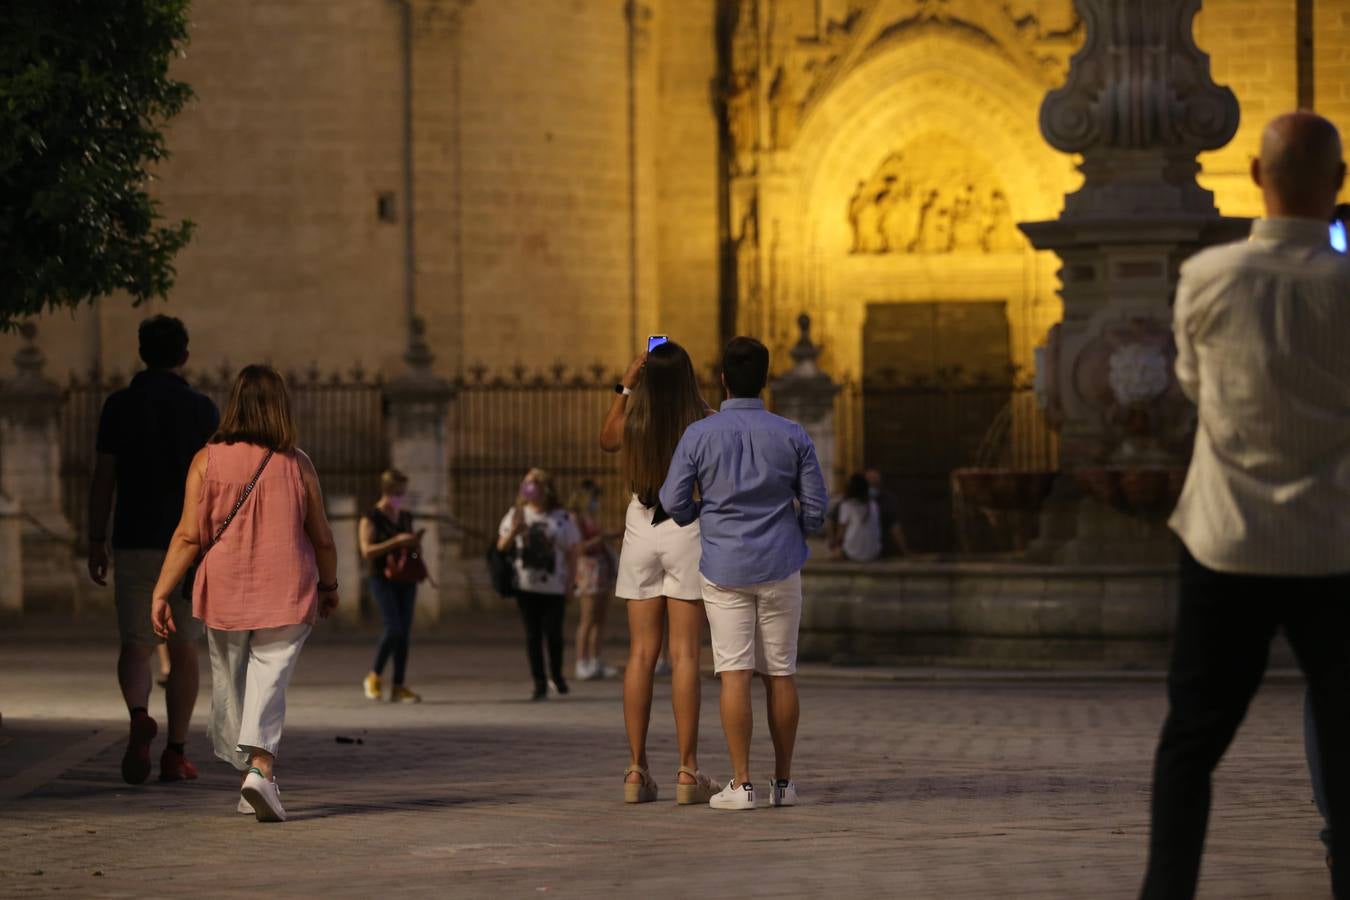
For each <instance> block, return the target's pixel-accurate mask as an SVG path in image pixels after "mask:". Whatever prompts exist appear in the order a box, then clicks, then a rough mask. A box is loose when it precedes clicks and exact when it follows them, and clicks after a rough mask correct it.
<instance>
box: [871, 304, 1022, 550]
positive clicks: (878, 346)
mask: <svg viewBox="0 0 1350 900" xmlns="http://www.w3.org/2000/svg"><path fill="white" fill-rule="evenodd" d="M1011 363H1012V358H1011V355H1010V352H1009V336H1008V316H1007V309H1006V304H1005V303H1004V302H1002V301H979V302H959V301H948V302H943V303H872V304H868V307H867V320H866V324H865V325H864V329H863V429H864V438H863V448H864V454H865V459H866V464H867V465H869V466H873V467H875V468H877V469H880V470H881V472H882V475H883V478H884V479H885V482H886V484H887V486H888V487H889V488H890V490H892V491H894V492H895V493H896V494H897V495H899V499H900V519H901V524H902V525H903V527H904V530H905V535H906V537H907V538H908V540H909V543H910V546H911V548H912V549H913V550H916V551H919V552H945V551H950V550H954V549H956V543H957V540H956V530H955V526H954V522H953V518H952V496H951V477H950V476H951V472H952V470H953V469H957V468H961V467H963V466H969V465H973V464H975V463H976V461H977V455H978V453H979V448H980V444H981V441H982V440H983V439H984V436H985V434H986V433H987V432H988V431H989V428H990V426H991V425H992V424H993V423H994V421H995V420H996V419H997V418H998V416H999V414H1000V413H1001V412H1002V411H1003V410H1004V408H1005V407H1006V406H1007V404H1008V401H1009V398H1010V396H1011V390H1012V374H1013V372H1012V366H1011Z"/></svg>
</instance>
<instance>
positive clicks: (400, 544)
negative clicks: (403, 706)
mask: <svg viewBox="0 0 1350 900" xmlns="http://www.w3.org/2000/svg"><path fill="white" fill-rule="evenodd" d="M407 493H408V477H407V476H406V475H404V474H403V473H402V472H400V471H398V470H397V469H390V470H389V471H387V472H385V473H384V474H383V475H381V476H380V500H379V502H378V503H376V504H375V505H374V506H373V507H371V509H370V510H369V511H368V512H367V513H366V514H365V515H364V516H362V517H361V528H360V531H359V532H358V535H357V536H358V538H359V541H360V546H361V558H362V559H364V560H367V561H369V562H370V596H371V597H372V598H374V600H375V603H376V605H377V606H379V608H380V618H381V619H383V620H384V635H383V636H382V637H381V638H380V645H379V647H378V648H376V650H375V663H374V665H372V666H371V667H370V671H369V672H367V673H366V677H365V680H364V681H363V682H362V687H363V688H364V690H365V694H366V698H367V699H369V700H380V699H383V697H384V684H383V678H384V666H385V663H387V662H388V661H389V658H390V657H391V656H392V657H393V659H394V685H393V688H392V689H391V690H390V693H389V702H390V703H419V702H421V700H422V698H421V697H420V696H418V695H417V693H416V692H414V691H413V690H412V689H410V688H409V687H408V686H407V684H405V683H404V678H405V677H406V673H407V671H408V640H409V638H410V637H411V635H412V623H413V609H414V607H415V605H416V603H417V582H418V580H419V579H418V577H417V576H418V575H420V574H421V573H420V572H418V573H410V572H408V571H407V570H408V568H409V565H408V560H409V557H410V556H412V555H414V554H416V553H417V552H418V548H419V545H420V542H421V536H420V535H419V534H417V533H415V532H414V531H413V520H412V513H411V512H409V511H408V510H407V509H406V508H405V507H404V503H405V500H406V497H407Z"/></svg>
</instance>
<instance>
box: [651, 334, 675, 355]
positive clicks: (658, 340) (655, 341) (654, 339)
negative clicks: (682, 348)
mask: <svg viewBox="0 0 1350 900" xmlns="http://www.w3.org/2000/svg"><path fill="white" fill-rule="evenodd" d="M669 341H670V338H668V337H666V336H665V335H664V334H654V335H652V336H651V337H649V338H647V352H648V353H651V352H652V351H653V350H655V349H656V348H657V347H660V346H661V345H662V344H665V343H668V342H669Z"/></svg>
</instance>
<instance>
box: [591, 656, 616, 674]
mask: <svg viewBox="0 0 1350 900" xmlns="http://www.w3.org/2000/svg"><path fill="white" fill-rule="evenodd" d="M596 663H597V664H598V665H597V666H596V671H595V677H596V678H597V679H604V678H614V677H615V676H616V675H618V674H619V670H618V669H616V668H614V667H613V666H611V665H610V664H609V663H606V662H601V661H600V660H598V659H597V660H596Z"/></svg>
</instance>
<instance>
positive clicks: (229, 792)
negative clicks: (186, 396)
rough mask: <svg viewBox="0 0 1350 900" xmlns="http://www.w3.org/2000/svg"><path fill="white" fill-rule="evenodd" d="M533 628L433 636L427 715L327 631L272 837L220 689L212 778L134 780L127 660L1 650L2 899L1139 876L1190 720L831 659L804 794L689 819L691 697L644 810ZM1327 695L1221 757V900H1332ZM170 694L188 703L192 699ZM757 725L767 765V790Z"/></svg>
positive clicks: (304, 685)
mask: <svg viewBox="0 0 1350 900" xmlns="http://www.w3.org/2000/svg"><path fill="white" fill-rule="evenodd" d="M505 638H506V635H505V634H502V633H497V634H495V635H492V636H489V637H488V638H484V639H481V640H470V639H468V638H461V639H459V640H455V641H446V642H436V643H430V642H423V643H422V644H420V645H416V646H415V647H414V654H413V662H412V669H411V671H412V676H411V678H410V681H412V682H413V683H414V684H415V686H416V687H417V688H419V689H420V690H421V691H422V692H423V694H424V696H425V698H426V702H424V703H422V704H420V705H417V706H406V705H405V706H393V705H389V704H376V703H371V702H369V701H366V700H365V699H363V697H362V696H361V693H360V690H359V687H358V680H359V678H360V676H361V675H362V673H363V671H364V668H365V666H366V664H367V658H368V657H367V654H368V652H369V647H368V646H367V645H365V644H363V643H358V642H354V641H352V640H351V639H350V638H347V639H334V638H332V637H330V636H326V635H318V636H316V638H315V640H314V641H313V642H312V643H311V645H310V646H309V647H308V648H307V649H306V650H305V653H304V656H303V657H302V659H301V662H300V668H299V671H298V674H297V676H296V679H295V682H294V684H293V686H292V688H291V691H290V696H289V702H290V712H289V720H288V723H287V725H288V728H287V735H286V742H285V745H284V747H283V752H282V756H281V760H280V764H279V766H278V773H279V781H280V784H281V785H282V787H283V797H284V799H285V802H286V804H287V807H288V810H289V812H290V814H291V821H290V822H288V823H286V824H284V825H259V824H257V823H256V822H254V821H253V820H252V819H251V818H249V817H245V816H240V815H237V814H236V813H235V812H234V806H235V801H236V798H237V794H236V793H235V787H236V785H237V782H236V781H235V780H234V778H233V776H232V775H231V773H230V771H229V770H228V769H226V768H225V767H224V766H223V765H221V764H218V763H215V762H213V761H212V760H211V759H209V758H208V753H207V751H206V747H205V736H204V729H205V715H206V711H207V703H208V699H207V698H208V696H209V690H208V688H207V686H206V684H205V681H204V683H203V694H202V704H201V706H199V709H198V720H197V721H196V722H195V723H194V729H193V737H192V742H191V745H190V753H191V754H192V755H193V756H194V758H195V759H196V760H197V761H198V762H199V763H200V764H201V765H202V769H203V775H202V778H201V779H200V780H199V781H198V782H196V783H191V784H186V785H160V784H158V783H153V782H152V783H150V784H148V785H146V786H142V787H138V788H130V787H128V786H126V785H124V784H122V783H121V781H120V780H119V777H118V761H119V759H120V754H121V750H122V741H123V740H124V737H125V724H124V714H123V713H122V711H121V710H120V708H119V700H118V697H117V693H116V686H115V683H114V681H113V664H114V656H115V649H113V648H111V647H107V646H103V645H100V644H95V643H78V642H77V643H70V642H64V643H57V642H43V643H39V644H23V643H19V642H16V641H14V639H13V638H12V637H11V638H10V639H9V641H7V642H6V643H3V644H0V714H3V726H0V895H3V896H46V895H51V894H66V895H74V896H110V897H130V896H139V895H144V894H147V893H157V894H161V895H164V896H188V895H195V896H200V897H208V896H210V897H214V896H250V897H256V896H267V895H277V896H313V897H317V896H330V897H371V896H380V897H390V896H464V897H488V896H492V897H496V896H502V897H530V896H541V895H542V896H563V897H582V896H585V897H707V898H715V897H746V896H772V897H875V896H881V897H908V898H943V900H956V898H967V897H970V898H974V897H980V898H989V897H1092V898H1099V897H1100V898H1112V897H1121V898H1126V897H1131V896H1133V895H1134V893H1135V891H1136V890H1137V886H1138V882H1139V876H1140V871H1141V867H1142V865H1143V861H1144V846H1145V840H1146V834H1147V829H1146V821H1147V819H1146V817H1147V801H1148V775H1149V765H1150V755H1151V752H1152V749H1153V742H1154V738H1155V735H1156V733H1157V729H1158V725H1159V723H1160V720H1161V716H1162V713H1163V709H1164V704H1163V689H1162V686H1161V684H1160V683H1158V682H1156V681H1147V680H1142V679H1140V678H1137V677H1136V678H1131V679H1101V678H1093V679H1087V678H1084V679H1080V680H1075V679H1073V678H1065V677H1062V676H1061V677H1058V678H1054V679H1047V680H1041V679H1034V678H1019V679H1016V680H1010V681H1006V682H999V681H997V680H995V679H990V678H988V677H984V676H979V675H973V674H971V673H960V672H952V673H940V672H939V673H925V674H924V675H923V677H900V678H891V677H881V676H885V675H887V673H875V672H871V673H869V672H865V671H862V672H859V671H846V670H825V669H813V670H811V671H810V672H809V673H807V674H805V675H804V676H803V680H802V697H803V716H802V727H801V736H800V741H799V745H798V762H797V767H796V776H797V781H798V784H799V785H800V789H801V793H802V797H803V800H804V802H803V805H802V806H800V807H797V808H795V809H781V810H779V809H768V808H761V809H759V810H757V811H755V812H753V813H740V814H735V813H729V812H716V811H713V810H710V809H707V808H692V807H683V808H681V807H677V806H675V804H674V802H673V800H674V786H673V784H674V772H675V767H676V758H675V749H674V728H673V724H672V722H671V717H670V713H669V703H668V699H669V692H668V686H667V685H665V684H661V685H659V686H658V700H657V706H656V713H655V716H654V720H653V729H652V741H651V756H652V761H653V770H654V774H656V775H657V776H658V778H659V780H660V781H661V783H662V794H663V797H662V800H661V801H660V802H658V803H652V804H646V805H642V806H629V807H626V806H624V805H623V804H622V803H621V802H619V801H620V800H621V788H620V784H619V783H620V773H621V772H622V770H623V767H624V765H625V764H626V762H627V760H626V754H625V744H624V737H623V728H622V721H621V718H622V717H621V711H620V703H619V694H620V688H619V684H618V683H617V682H613V681H610V682H603V683H587V684H579V685H575V686H574V690H573V693H572V695H571V696H568V697H566V698H561V699H551V700H549V701H547V702H544V703H537V704H531V703H528V702H525V697H526V695H527V693H528V689H529V685H528V679H527V678H525V677H524V673H525V666H524V659H523V653H522V652H521V651H520V650H519V649H518V648H517V647H516V646H515V645H514V644H512V643H508V642H507V641H506V639H505ZM620 652H621V651H619V650H617V649H615V650H612V651H611V654H612V656H613V657H615V658H616V659H617V657H618V656H619V655H620ZM703 696H704V719H703V723H704V727H703V736H702V741H701V744H700V748H701V751H702V762H703V767H704V769H705V770H706V771H709V772H711V773H712V774H714V775H716V776H722V777H725V776H726V775H727V763H726V755H725V749H724V745H723V743H722V739H721V733H720V728H719V725H718V719H717V706H716V699H717V687H716V683H715V681H713V680H711V679H709V680H707V681H705V683H704V691H703ZM758 698H759V694H758V691H757V702H758ZM1300 700H1301V688H1300V687H1299V685H1298V684H1297V682H1296V681H1294V680H1291V679H1287V678H1285V679H1276V680H1274V681H1272V682H1271V683H1268V684H1267V686H1266V688H1265V689H1264V690H1263V691H1262V694H1261V695H1260V697H1258V699H1257V701H1256V703H1255V704H1254V707H1253V710H1252V715H1251V717H1250V719H1249V721H1248V724H1247V725H1246V727H1244V729H1243V731H1242V733H1241V734H1240V735H1239V737H1238V740H1237V742H1236V744H1235V745H1234V748H1233V750H1232V751H1231V753H1230V755H1229V757H1228V759H1227V761H1226V763H1225V765H1224V766H1223V768H1222V769H1221V770H1220V772H1219V775H1218V777H1217V785H1216V792H1217V798H1218V802H1217V804H1216V809H1215V813H1214V816H1213V820H1212V827H1211V833H1210V842H1209V852H1208V854H1207V856H1206V863H1205V881H1204V883H1203V885H1202V890H1201V896H1203V897H1210V898H1220V897H1222V898H1230V897H1291V898H1293V897H1299V898H1303V897H1312V898H1320V897H1328V896H1330V890H1329V887H1328V881H1327V877H1326V871H1325V868H1324V866H1323V863H1322V854H1321V849H1320V846H1319V845H1318V843H1317V841H1316V832H1317V828H1318V820H1317V818H1316V815H1315V812H1314V810H1313V808H1312V805H1311V802H1310V791H1309V788H1308V780H1307V773H1306V770H1305V769H1304V765H1303V758H1302V748H1301V743H1300V740H1299V733H1300V732H1299V710H1300ZM153 703H154V706H155V707H158V708H160V709H162V697H160V696H156V697H155V698H154V701H153ZM757 715H759V716H760V718H759V719H758V720H757V723H756V729H757V731H756V748H755V757H754V767H755V771H756V773H757V774H758V776H759V778H760V779H761V780H762V781H763V782H764V783H765V784H766V787H767V781H768V779H769V776H770V774H771V773H770V767H771V764H772V757H771V750H770V748H769V741H768V732H767V728H766V727H765V724H764V721H763V718H762V710H757ZM157 717H159V718H160V721H161V739H162V736H163V731H162V727H163V719H162V716H157ZM339 736H341V737H344V738H346V737H350V738H360V739H361V740H362V742H363V743H360V744H355V743H339V742H338V741H337V740H336V738H338V737H339ZM160 746H161V744H157V745H156V748H155V749H156V753H158V750H159V747H160ZM761 806H762V807H763V806H764V803H763V801H761Z"/></svg>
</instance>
